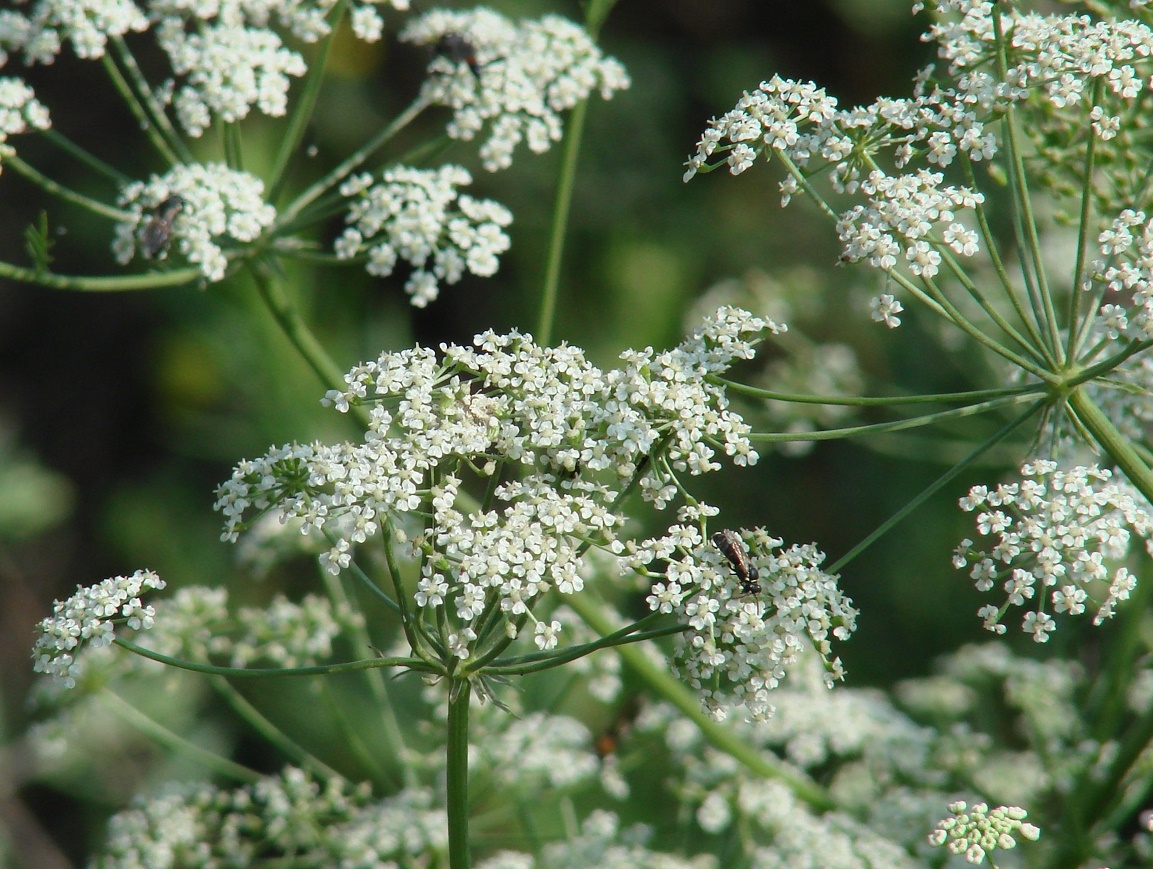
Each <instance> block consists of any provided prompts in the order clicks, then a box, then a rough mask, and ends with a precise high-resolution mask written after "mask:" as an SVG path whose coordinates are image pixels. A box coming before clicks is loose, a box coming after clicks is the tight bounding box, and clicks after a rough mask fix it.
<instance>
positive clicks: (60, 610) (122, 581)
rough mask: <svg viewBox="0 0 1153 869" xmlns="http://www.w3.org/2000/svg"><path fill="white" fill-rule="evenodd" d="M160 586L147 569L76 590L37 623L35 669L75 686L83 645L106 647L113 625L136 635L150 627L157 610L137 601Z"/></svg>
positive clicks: (95, 647) (112, 635)
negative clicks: (148, 591)
mask: <svg viewBox="0 0 1153 869" xmlns="http://www.w3.org/2000/svg"><path fill="white" fill-rule="evenodd" d="M161 588H164V580H162V579H161V578H160V577H159V576H157V575H156V574H155V573H153V572H152V571H150V570H138V571H136V572H135V573H134V574H132V575H131V576H114V577H111V578H109V579H106V580H104V581H103V582H101V583H99V584H98V585H94V586H89V587H87V588H86V587H84V586H78V587H77V589H76V594H74V595H72V597H70V598H68V599H67V600H65V601H56V603H55V604H54V605H53V607H52V615H51V616H49V617H48V618H46V619H44V620H43V621H41V622H40V625H39V635H38V636H37V638H36V645H35V646H34V647H33V649H32V657H33V659H34V661H35V665H34V669H35V671H36V672H37V673H45V674H47V675H48V676H51V677H52V679H53V680H54V681H59V682H61V683H63V684H64V685H65V686H67V687H69V688H71V687H72V686H74V685H75V684H76V672H75V671H74V669H73V666H74V664H75V662H76V655H77V654H78V653H79V651H80V649H81V648H82V647H85V646H87V647H90V648H94V649H98V648H101V647H103V646H107V645H109V644H110V643H111V642H112V641H113V639H114V638H115V626H116V623H117V622H123V623H125V624H127V625H128V626H129V627H130V628H132V629H134V630H138V631H143V630H148V629H149V628H151V627H152V626H153V624H154V623H155V621H154V620H155V616H156V610H155V609H154V608H153V607H151V606H145V605H144V603H143V602H142V601H141V599H140V597H141V595H142V594H144V592H145V591H146V590H147V589H161Z"/></svg>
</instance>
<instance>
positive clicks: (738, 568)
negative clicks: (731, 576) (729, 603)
mask: <svg viewBox="0 0 1153 869" xmlns="http://www.w3.org/2000/svg"><path fill="white" fill-rule="evenodd" d="M713 545H714V546H716V547H717V549H719V550H720V551H721V555H723V556H724V557H725V558H727V559H728V560H729V564H731V565H732V567H733V573H735V574H736V575H737V579H739V580H740V582H741V594H760V593H761V583H760V579H761V574H760V571H758V570H757V569H756V568H755V567H753V565H752V564H751V563H750V562H749V556H748V553H747V552H745V544H744V541H743V540H741V538H740V535H739V534H737V533H736V532H735V531H729V530H728V529H726V530H724V531H718V532H717V533H716V534H714V535H713Z"/></svg>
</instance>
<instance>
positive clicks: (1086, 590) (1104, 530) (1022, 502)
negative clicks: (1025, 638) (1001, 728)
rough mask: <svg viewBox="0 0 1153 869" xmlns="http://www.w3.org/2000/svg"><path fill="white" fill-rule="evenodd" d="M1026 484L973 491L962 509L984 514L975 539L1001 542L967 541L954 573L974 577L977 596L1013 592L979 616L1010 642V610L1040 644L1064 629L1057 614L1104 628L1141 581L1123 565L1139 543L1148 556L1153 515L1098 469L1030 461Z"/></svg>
mask: <svg viewBox="0 0 1153 869" xmlns="http://www.w3.org/2000/svg"><path fill="white" fill-rule="evenodd" d="M1021 477H1022V479H1021V481H1020V482H1013V483H1003V484H1001V485H1000V486H997V487H996V488H994V489H988V488H986V487H985V486H974V487H973V488H972V489H970V491H969V494H968V495H967V496H966V497H964V498H962V499H961V508H962V509H963V510H965V511H967V512H974V511H976V512H977V531H978V533H979V534H981V535H982V536H985V537H990V538H992V539H993V541H995V543H994V545H993V546H992V547H991V548H989V549H983V548H977V546H976V545H975V544H974V543H973V541H971V540H963V541H961V545H960V546H958V547H957V550H956V551H955V553H954V556H953V564H954V565H955V566H956V567H957V568H958V569H962V570H963V569H966V568H968V570H969V576H970V578H972V579H973V580H974V581H975V582H976V585H977V589H978V590H979V591H991V590H992V589H993V587H994V586H995V585H1000V586H1001V587H1002V588H1003V589H1004V591H1005V592H1006V595H1007V596H1006V600H1005V603H1004V604H1002V605H1001V606H1000V607H997V606H994V605H992V604H989V605H987V606H984V607H982V608H981V610H980V611H979V613H978V614H979V615H980V616H981V617H982V618H983V619H984V622H985V627H986V628H988V629H989V630H991V631H994V632H995V633H1004V631H1005V626H1004V625H1003V624H1002V623H1001V619H1002V618H1003V617H1004V615H1005V613H1006V612H1007V611H1008V609H1009V607H1010V606H1028V607H1029V608H1030V609H1029V612H1027V613H1026V615H1025V617H1024V621H1023V623H1022V629H1023V630H1024V631H1026V632H1027V633H1030V634H1032V636H1033V639H1034V640H1035V641H1036V642H1038V643H1043V642H1046V641H1047V640H1048V639H1049V634H1050V633H1051V632H1052V631H1054V630H1056V627H1057V623H1056V621H1055V619H1054V618H1053V616H1052V615H1050V612H1049V611H1050V610H1051V611H1052V612H1053V613H1057V614H1060V613H1068V614H1069V615H1080V614H1082V613H1085V612H1087V611H1088V610H1089V609H1090V608H1092V609H1094V610H1096V614H1095V616H1094V619H1093V623H1094V624H1097V625H1099V624H1101V623H1102V622H1103V621H1104V620H1105V619H1108V618H1111V617H1112V616H1113V613H1114V608H1115V607H1116V605H1117V603H1118V602H1120V601H1124V600H1127V599H1128V598H1129V595H1130V593H1131V592H1132V591H1133V589H1134V588H1135V587H1136V584H1137V578H1136V576H1135V575H1134V574H1133V573H1132V572H1131V571H1130V570H1129V568H1128V567H1126V566H1124V565H1123V564H1120V563H1119V562H1121V560H1122V559H1125V558H1126V557H1127V556H1128V554H1129V550H1130V540H1131V538H1132V537H1133V536H1134V535H1135V536H1136V537H1138V538H1139V539H1143V540H1145V541H1146V548H1147V549H1148V548H1149V540H1150V538H1151V537H1153V516H1151V515H1150V512H1149V509H1148V504H1147V503H1146V502H1145V501H1144V499H1143V498H1141V497H1140V495H1138V494H1137V493H1136V492H1134V491H1133V490H1132V489H1131V487H1129V486H1128V485H1126V484H1124V483H1123V482H1117V481H1114V480H1113V475H1112V473H1111V472H1110V471H1109V470H1108V469H1103V468H1098V467H1097V466H1095V465H1089V466H1077V467H1073V468H1067V469H1062V468H1059V467H1058V466H1057V463H1056V462H1051V461H1035V462H1028V463H1026V464H1024V465H1022V466H1021Z"/></svg>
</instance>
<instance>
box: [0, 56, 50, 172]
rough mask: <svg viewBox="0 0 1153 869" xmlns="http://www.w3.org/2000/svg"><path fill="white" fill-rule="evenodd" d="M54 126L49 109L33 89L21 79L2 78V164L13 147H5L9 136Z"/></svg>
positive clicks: (0, 128)
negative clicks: (49, 115) (5, 155)
mask: <svg viewBox="0 0 1153 869" xmlns="http://www.w3.org/2000/svg"><path fill="white" fill-rule="evenodd" d="M50 126H52V121H51V120H50V119H49V117H48V109H47V108H45V106H44V104H43V103H41V102H40V101H39V100H38V99H36V94H35V93H34V92H33V90H32V88H30V87H29V86H28V85H26V84H25V83H24V82H23V81H22V80H21V79H18V78H13V77H11V76H4V77H0V162H2V160H3V157H4V154H5V153H12V149H11V147H10V146H9V147H4V143H5V142H7V141H8V137H9V136H18V135H20V134H21V133H27V132H28V130H29V129H33V130H47V129H48V128H49V127H50Z"/></svg>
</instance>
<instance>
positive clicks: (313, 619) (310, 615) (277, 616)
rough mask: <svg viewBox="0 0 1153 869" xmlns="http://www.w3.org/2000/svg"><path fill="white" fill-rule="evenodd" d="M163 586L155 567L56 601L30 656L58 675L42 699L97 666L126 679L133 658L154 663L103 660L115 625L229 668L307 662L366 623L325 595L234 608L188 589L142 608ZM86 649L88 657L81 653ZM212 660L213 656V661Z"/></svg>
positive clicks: (321, 657)
mask: <svg viewBox="0 0 1153 869" xmlns="http://www.w3.org/2000/svg"><path fill="white" fill-rule="evenodd" d="M149 588H155V589H161V588H164V582H163V580H161V579H160V578H159V577H158V576H156V574H155V573H153V572H151V571H137V572H136V573H135V574H133V575H132V576H131V577H123V576H117V577H113V578H111V579H106V580H104V581H103V582H101V583H99V584H98V585H95V586H92V587H89V588H78V589H77V592H76V594H75V595H73V597H71V598H70V599H69V600H67V601H65V602H63V603H59V602H58V603H57V604H56V607H55V615H53V616H52V617H50V618H47V619H44V620H43V621H42V622H41V623H40V630H39V637H38V639H37V641H36V646H35V649H34V650H33V657H34V658H35V659H36V664H35V669H36V671H37V672H43V673H47V674H49V675H51V676H53V677H54V678H53V680H52V682H51V684H50V685H49V686H48V688H47V690H46V691H45V692H43V693H44V697H43V700H44V701H45V702H47V701H51V700H53V699H55V698H58V697H59V696H60V692H59V691H58V690H57V689H59V688H61V687H63V688H65V689H69V688H73V687H75V684H76V682H77V679H78V678H80V677H82V676H85V675H87V674H89V673H90V672H93V671H94V670H96V669H97V668H103V669H101V670H100V672H102V673H107V674H108V675H111V671H112V668H113V667H115V668H116V671H117V673H118V674H119V675H120V676H121V677H125V676H128V675H129V674H130V673H132V672H134V668H133V665H132V662H142V665H143V666H154V665H153V664H152V662H150V661H147V660H145V659H142V658H138V657H137V656H134V655H124V656H121V657H117V658H116V659H115V662H113V661H112V659H111V658H108V659H107V660H101V657H102V656H107V655H108V654H109V653H110V652H112V651H113V650H111V649H108V650H106V651H105V652H101V653H99V655H98V654H97V652H96V650H98V649H103V648H105V647H106V646H108V645H109V644H110V643H111V642H112V640H113V638H114V636H115V633H114V630H115V627H116V624H118V623H124V624H125V625H126V626H127V627H129V628H131V629H132V630H134V631H137V632H139V631H144V630H147V631H148V632H149V634H148V643H147V645H148V648H149V649H151V650H152V651H155V652H158V653H160V654H162V655H169V656H172V657H177V658H183V659H185V660H190V661H199V662H202V663H210V662H213V663H223V664H226V665H227V666H230V667H250V666H253V665H254V664H256V663H260V664H262V665H264V666H272V667H281V668H292V667H307V666H314V665H317V664H321V663H324V662H325V661H329V660H331V658H332V651H333V641H334V640H335V639H336V638H337V637H338V636H340V635H341V634H347V633H348V632H350V631H352V630H353V629H355V628H358V627H360V626H362V625H363V617H362V616H361V615H360V614H359V613H354V612H352V611H351V610H350V609H349V608H348V607H347V606H342V607H334V606H333V604H332V603H331V602H330V601H328V600H327V599H325V598H322V597H318V596H316V595H306V596H305V597H304V598H303V600H301V601H300V602H299V603H297V602H294V601H290V600H288V599H287V598H285V597H283V596H282V595H277V596H276V597H274V598H273V599H272V600H271V601H269V602H268V603H267V604H265V605H263V606H253V607H241V608H240V609H239V610H238V611H237V612H236V613H230V612H229V607H228V594H227V591H226V590H225V589H215V588H205V587H202V586H191V587H188V588H182V589H180V590H179V591H178V592H177V593H176V594H175V595H173V596H172V597H171V598H166V599H163V600H159V601H157V602H156V604H154V605H151V606H147V607H145V606H143V604H142V603H141V601H140V599H139V597H140V594H141V593H142V592H143V590H145V589H149ZM81 651H83V653H84V654H83V655H81V654H80V652H81ZM210 659H211V661H210Z"/></svg>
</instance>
